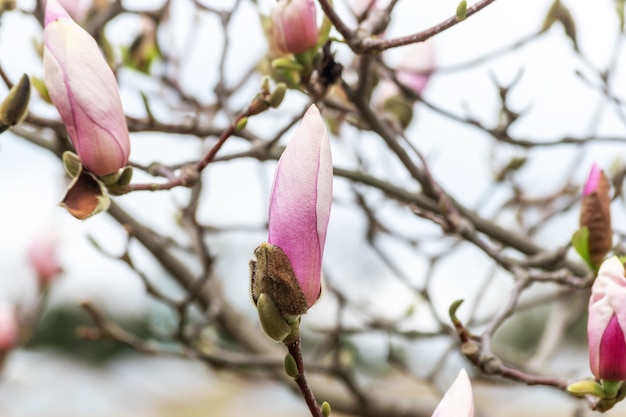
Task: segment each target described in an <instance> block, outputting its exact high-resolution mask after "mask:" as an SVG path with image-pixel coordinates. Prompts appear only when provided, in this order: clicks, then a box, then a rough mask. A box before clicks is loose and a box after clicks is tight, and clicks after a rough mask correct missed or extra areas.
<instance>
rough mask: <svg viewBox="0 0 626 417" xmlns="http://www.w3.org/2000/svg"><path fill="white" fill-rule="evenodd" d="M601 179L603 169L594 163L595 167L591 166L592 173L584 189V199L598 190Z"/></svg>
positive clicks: (590, 172)
mask: <svg viewBox="0 0 626 417" xmlns="http://www.w3.org/2000/svg"><path fill="white" fill-rule="evenodd" d="M601 177H602V169H601V168H600V166H599V165H598V164H597V163H595V162H594V163H593V165H591V171H589V177H587V182H586V183H585V186H584V187H583V197H587V196H588V195H589V194H591V193H593V192H594V191H596V190H597V189H598V185H600V179H601Z"/></svg>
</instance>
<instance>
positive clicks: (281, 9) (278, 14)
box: [272, 0, 319, 54]
mask: <svg viewBox="0 0 626 417" xmlns="http://www.w3.org/2000/svg"><path fill="white" fill-rule="evenodd" d="M272 35H273V42H274V44H275V46H276V48H277V49H278V50H279V51H281V52H283V53H293V54H299V53H302V52H306V51H308V50H309V49H311V48H313V47H314V46H315V45H316V44H317V40H318V37H319V29H318V27H317V15H316V9H315V1H314V0H279V2H278V4H277V5H276V6H275V7H274V9H273V10H272Z"/></svg>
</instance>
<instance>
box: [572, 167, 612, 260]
mask: <svg viewBox="0 0 626 417" xmlns="http://www.w3.org/2000/svg"><path fill="white" fill-rule="evenodd" d="M609 191H610V186H609V181H608V180H607V178H606V175H604V172H600V178H599V180H598V184H597V187H595V189H594V190H593V191H592V192H590V193H589V194H587V195H586V196H584V197H583V201H582V207H581V210H580V226H581V227H583V226H586V227H587V229H589V258H590V260H591V262H592V263H593V264H594V265H600V264H601V263H602V260H603V259H604V257H605V256H606V254H607V253H608V252H609V251H610V250H611V248H612V247H613V229H612V227H611V211H610V206H611V197H610V196H609Z"/></svg>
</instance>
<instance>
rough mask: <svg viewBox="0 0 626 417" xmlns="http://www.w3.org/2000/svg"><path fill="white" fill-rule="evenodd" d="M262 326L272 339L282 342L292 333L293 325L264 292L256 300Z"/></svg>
mask: <svg viewBox="0 0 626 417" xmlns="http://www.w3.org/2000/svg"><path fill="white" fill-rule="evenodd" d="M256 309H257V312H258V313H259V321H260V322H261V328H262V329H263V331H264V332H265V334H266V335H267V337H269V338H270V339H272V340H274V341H276V342H282V341H283V340H284V339H285V338H286V337H287V336H289V334H290V333H291V326H289V324H287V322H286V321H285V319H284V318H283V315H282V314H281V313H280V311H279V310H278V307H276V304H274V301H272V299H271V298H270V297H269V295H267V294H265V293H263V294H261V295H259V297H258V299H257V301H256Z"/></svg>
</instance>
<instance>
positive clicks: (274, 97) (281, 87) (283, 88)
mask: <svg viewBox="0 0 626 417" xmlns="http://www.w3.org/2000/svg"><path fill="white" fill-rule="evenodd" d="M286 92H287V85H286V84H285V83H278V84H276V87H275V88H274V91H272V94H270V98H269V99H268V102H269V104H270V107H273V108H276V107H278V106H280V103H282V102H283V99H284V98H285V93H286Z"/></svg>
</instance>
